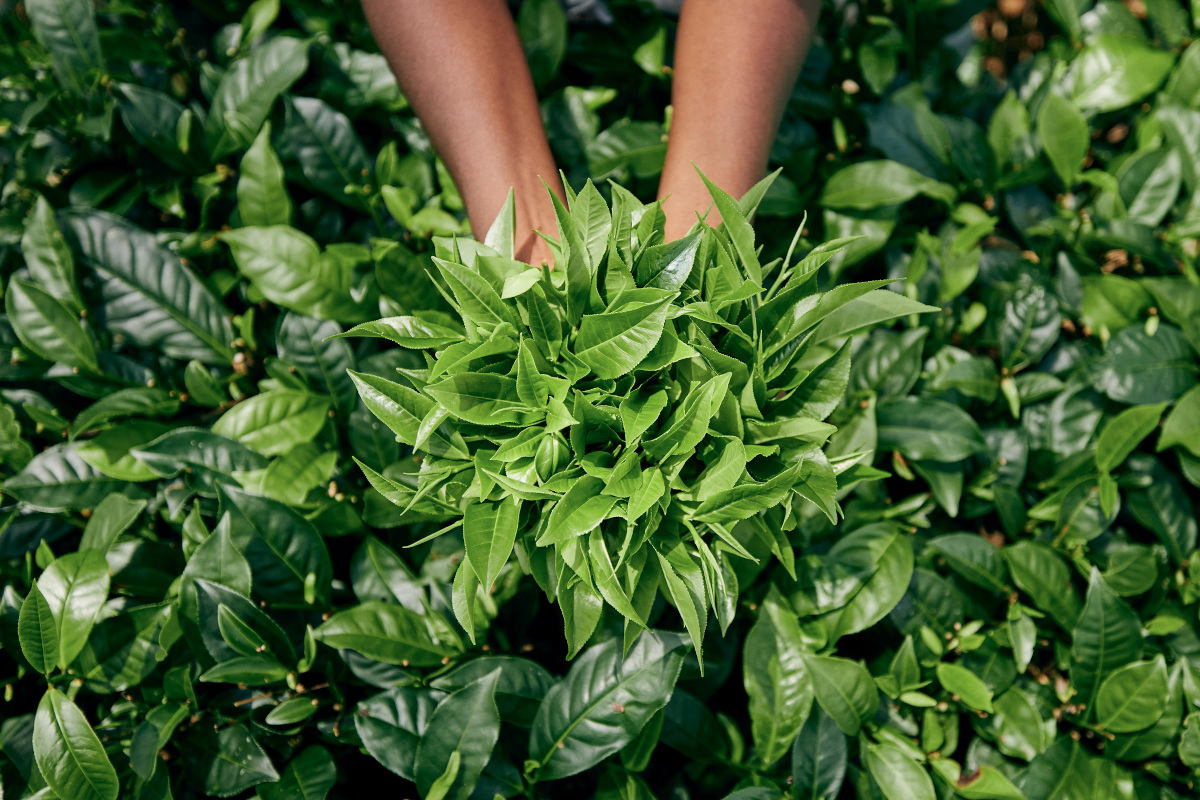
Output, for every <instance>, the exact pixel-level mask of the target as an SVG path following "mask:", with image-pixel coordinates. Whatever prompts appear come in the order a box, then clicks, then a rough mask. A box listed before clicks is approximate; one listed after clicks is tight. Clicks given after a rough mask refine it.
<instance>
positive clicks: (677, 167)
mask: <svg viewBox="0 0 1200 800" xmlns="http://www.w3.org/2000/svg"><path fill="white" fill-rule="evenodd" d="M818 11H819V3H818V2H817V1H816V0H737V2H730V0H685V2H684V4H683V11H682V12H681V13H680V15H679V34H678V37H677V39H676V42H675V72H674V82H673V84H672V87H671V102H672V105H673V106H674V109H675V110H674V115H673V117H672V120H671V135H670V140H669V142H668V144H667V160H666V164H665V165H664V167H663V173H662V179H661V181H660V183H659V189H658V196H659V197H660V198H664V202H663V211H664V213H665V214H666V218H667V229H666V233H667V239H668V240H671V239H677V238H679V237H681V236H683V235H684V234H686V233H687V232H688V229H689V228H691V227H692V224H693V223H694V222H695V221H696V216H695V215H696V213H697V212H698V213H700V214H704V212H705V210H706V209H708V208H709V206H710V205H711V204H712V201H711V199H710V198H709V195H708V190H707V188H705V186H704V182H703V181H702V180H701V179H700V176H699V175H698V174H696V167H699V168H700V169H701V170H702V171H703V172H704V174H705V175H706V176H707V177H708V179H709V180H711V181H712V182H713V183H715V184H716V185H717V186H720V187H721V188H722V189H724V190H725V191H726V192H728V193H729V194H731V195H733V196H734V197H741V196H742V195H743V194H745V192H746V191H747V190H749V189H750V187H752V186H753V185H754V184H755V183H757V182H758V181H759V180H761V179H762V177H763V176H764V175H765V174H766V170H767V158H768V156H769V155H770V152H771V142H772V141H774V139H775V133H776V131H778V129H779V123H780V121H781V120H782V119H783V112H784V108H785V106H786V105H787V99H788V95H790V94H791V91H792V86H793V85H795V83H796V78H797V76H798V75H799V74H800V67H801V66H802V65H803V64H804V56H805V54H806V53H807V51H808V42H809V40H810V39H811V38H812V29H813V25H814V23H815V22H816V19H817V13H818ZM693 163H694V164H695V166H693ZM706 220H707V222H708V224H710V225H714V226H715V225H717V224H719V223H720V220H721V217H720V215H719V214H718V213H717V211H716V209H715V208H714V209H713V210H711V211H709V212H708V216H707V217H706Z"/></svg>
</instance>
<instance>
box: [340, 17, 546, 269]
mask: <svg viewBox="0 0 1200 800" xmlns="http://www.w3.org/2000/svg"><path fill="white" fill-rule="evenodd" d="M363 11H364V12H365V13H366V16H367V21H368V22H369V23H370V25H371V30H372V32H373V33H374V34H375V39H376V41H377V42H378V43H379V47H380V49H381V50H382V51H383V54H384V55H385V56H387V59H388V63H389V64H391V67H392V70H393V71H394V72H395V73H396V79H397V80H398V81H399V82H400V86H401V87H403V90H404V94H405V96H406V97H407V98H408V101H409V103H411V104H412V107H413V109H414V110H415V111H416V112H417V116H418V118H420V120H421V123H422V124H423V125H424V127H425V130H426V132H427V133H428V134H429V138H430V140H431V141H432V142H433V146H434V149H436V150H437V152H438V154H439V155H440V156H441V157H442V160H443V161H445V162H446V167H447V168H448V169H449V170H450V174H451V175H453V176H454V180H455V182H456V183H457V185H458V189H459V192H460V193H461V194H462V198H463V202H464V203H465V204H466V207H467V216H468V217H469V218H470V220H471V227H472V229H473V230H474V231H475V232H476V235H478V236H480V237H481V238H482V236H483V234H484V233H486V232H487V230H488V228H489V227H490V226H491V224H492V220H494V219H495V218H496V215H497V214H498V213H499V212H500V207H501V206H502V205H503V204H504V200H505V198H507V197H508V190H509V187H512V188H513V189H514V191H515V199H516V211H517V236H516V240H517V241H516V247H515V255H516V257H517V258H519V259H521V260H523V261H526V262H530V263H541V262H542V261H547V262H549V261H550V260H551V257H550V249H549V247H547V246H546V244H545V242H543V241H542V240H541V239H540V238H539V237H538V236H536V235H535V234H534V231H535V230H542V231H551V232H552V231H554V230H555V219H554V207H553V205H552V204H551V202H550V199H549V196H548V195H547V194H546V187H545V186H544V185H543V184H542V181H543V180H544V181H545V182H546V184H548V185H549V186H550V187H551V189H553V190H554V191H555V192H556V193H557V194H558V195H559V197H560V198H561V197H563V191H562V184H561V183H560V182H559V179H558V167H556V166H555V164H554V157H553V156H552V155H551V154H550V145H549V144H548V143H547V141H546V132H545V129H544V128H543V127H542V117H541V113H540V112H539V111H538V104H537V94H536V93H535V91H534V88H533V78H532V77H531V76H530V74H529V66H528V64H526V62H525V51H524V49H523V48H522V47H521V40H520V37H519V36H518V35H517V29H516V25H515V24H514V22H513V18H512V14H510V13H509V10H508V7H507V6H506V5H505V3H504V0H434V2H430V0H363Z"/></svg>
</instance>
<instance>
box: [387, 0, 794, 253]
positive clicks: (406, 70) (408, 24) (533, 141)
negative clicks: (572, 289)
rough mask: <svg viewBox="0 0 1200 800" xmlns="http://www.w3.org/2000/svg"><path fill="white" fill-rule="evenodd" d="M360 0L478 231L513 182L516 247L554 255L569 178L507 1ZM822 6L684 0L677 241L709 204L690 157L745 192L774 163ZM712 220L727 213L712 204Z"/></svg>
mask: <svg viewBox="0 0 1200 800" xmlns="http://www.w3.org/2000/svg"><path fill="white" fill-rule="evenodd" d="M363 10H364V11H365V13H366V15H367V20H368V22H369V23H370V24H371V30H372V31H373V32H374V34H375V39H376V41H378V43H379V46H380V49H381V50H382V51H383V53H384V55H385V56H387V59H388V63H390V64H391V66H392V69H393V71H395V73H396V77H397V79H398V80H399V82H400V85H401V87H402V88H403V90H404V92H405V95H406V96H407V97H408V100H409V102H410V103H411V104H412V106H413V109H414V110H415V111H416V112H417V116H418V117H419V118H420V119H421V122H422V124H423V125H424V126H425V130H426V131H427V132H428V133H429V137H430V140H431V141H432V142H433V146H434V148H435V149H436V150H437V151H438V153H439V154H440V155H441V157H442V159H443V160H444V161H445V162H446V166H447V167H448V168H449V170H450V173H451V174H452V175H453V176H454V179H455V181H456V182H457V184H458V188H459V191H460V192H461V193H462V196H463V201H464V203H465V204H466V207H467V215H468V217H469V218H470V220H471V227H472V228H473V229H474V230H475V231H476V234H477V235H482V233H484V232H486V231H487V229H488V227H489V226H490V225H491V222H492V220H493V219H494V218H495V216H496V214H497V213H498V212H499V210H500V207H501V206H502V205H503V203H504V200H505V198H506V197H507V195H508V190H509V187H510V186H511V187H512V188H513V189H514V190H515V192H516V203H517V231H518V233H517V242H516V256H517V258H520V259H522V260H525V261H528V262H530V263H535V264H536V263H541V262H543V261H544V262H547V263H549V262H551V261H552V258H551V254H550V250H549V248H548V247H547V246H546V244H545V243H544V242H542V241H541V240H540V239H539V238H538V237H537V236H536V235H535V234H534V231H535V230H542V231H554V230H555V219H554V209H553V205H552V204H551V202H550V199H549V197H548V196H547V194H546V190H545V187H544V186H543V183H542V181H543V180H544V181H545V182H546V184H548V185H549V186H550V187H551V189H552V190H553V191H554V192H555V193H556V194H558V196H559V197H560V198H561V197H562V196H563V191H562V185H561V183H560V182H559V179H558V170H557V167H556V166H555V164H554V158H553V156H552V155H551V153H550V147H549V145H548V143H547V141H546V134H545V130H544V129H543V127H542V119H541V114H540V113H539V111H538V104H537V95H536V92H535V90H534V86H533V80H532V78H531V77H530V74H529V67H528V65H527V64H526V62H525V55H524V51H523V49H522V47H521V41H520V37H519V36H518V34H517V30H516V26H515V24H514V23H513V19H512V15H511V14H510V13H509V11H508V8H507V6H506V4H505V2H504V0H437V2H428V0H363ZM817 10H818V2H817V0H737V2H730V0H686V2H684V5H683V10H682V12H681V14H680V19H679V35H678V40H677V43H676V48H675V71H674V85H673V88H672V100H673V104H674V116H673V120H672V124H671V135H670V141H669V143H668V145H667V156H666V164H665V166H664V169H663V174H662V180H661V183H660V186H659V197H660V198H665V202H664V205H663V208H664V210H665V211H666V218H667V228H666V233H667V238H668V239H673V238H678V237H680V236H682V235H684V234H685V233H686V232H687V231H688V229H689V228H690V227H691V226H692V224H693V223H694V222H695V219H696V214H697V213H699V214H704V213H705V212H706V211H708V209H709V206H710V199H709V196H708V192H707V190H706V189H705V187H704V183H703V182H702V181H701V180H700V178H699V176H698V175H697V174H696V171H695V168H694V167H693V166H692V164H693V162H694V163H695V164H696V165H697V166H699V167H700V169H702V170H703V171H704V173H705V174H706V175H707V176H708V177H709V178H710V179H711V180H712V181H713V182H714V183H716V184H717V185H718V186H721V187H722V188H723V189H725V190H726V191H727V192H729V193H730V194H732V195H734V196H735V197H736V196H740V195H741V194H743V193H744V192H745V191H746V190H748V189H749V188H750V187H751V186H753V185H754V183H755V182H757V181H758V180H759V179H761V178H762V177H763V175H764V174H765V172H766V166H767V157H768V154H769V153H770V148H771V142H772V140H773V139H774V137H775V132H776V130H777V129H778V127H779V122H780V120H781V119H782V117H783V111H784V107H785V106H786V104H787V98H788V95H789V94H790V93H791V89H792V86H793V84H794V83H795V81H796V77H797V75H798V74H799V72H800V67H801V65H802V64H803V62H804V55H805V53H806V51H807V50H808V42H809V39H810V38H811V35H812V28H813V24H814V22H815V20H816V16H817ZM707 220H708V222H709V224H712V225H715V224H717V223H718V222H719V221H720V218H719V216H718V215H717V213H716V211H715V210H714V211H708V216H707Z"/></svg>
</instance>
